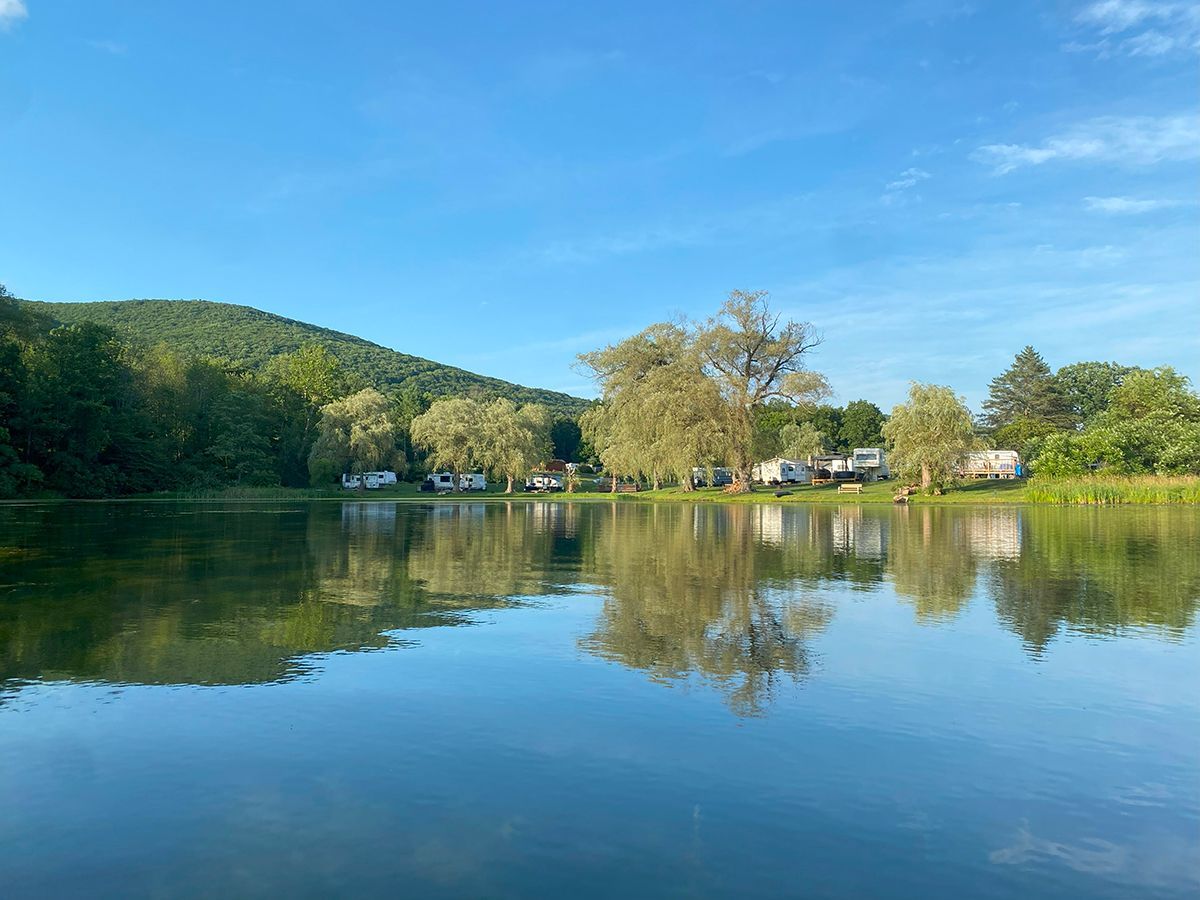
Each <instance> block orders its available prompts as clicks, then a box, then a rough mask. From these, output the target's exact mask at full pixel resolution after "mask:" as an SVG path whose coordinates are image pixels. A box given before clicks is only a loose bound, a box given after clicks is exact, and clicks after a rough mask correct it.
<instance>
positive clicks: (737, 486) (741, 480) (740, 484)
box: [728, 465, 754, 494]
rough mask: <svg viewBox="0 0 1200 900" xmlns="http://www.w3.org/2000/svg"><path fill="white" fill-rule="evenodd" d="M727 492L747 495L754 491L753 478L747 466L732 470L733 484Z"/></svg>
mask: <svg viewBox="0 0 1200 900" xmlns="http://www.w3.org/2000/svg"><path fill="white" fill-rule="evenodd" d="M728 490H729V493H731V494H749V493H750V492H752V491H753V490H754V476H753V474H752V473H751V471H750V466H749V465H739V466H737V467H736V468H735V469H734V470H733V484H731V485H730V486H729V488H728Z"/></svg>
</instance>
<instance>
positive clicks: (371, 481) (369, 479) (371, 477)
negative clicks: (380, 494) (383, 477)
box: [362, 472, 379, 491]
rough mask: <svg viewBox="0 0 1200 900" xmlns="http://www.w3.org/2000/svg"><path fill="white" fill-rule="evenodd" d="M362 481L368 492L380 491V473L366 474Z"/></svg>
mask: <svg viewBox="0 0 1200 900" xmlns="http://www.w3.org/2000/svg"><path fill="white" fill-rule="evenodd" d="M362 481H363V487H365V488H366V489H367V490H368V491H377V490H379V473H378V472H364V473H363V476H362Z"/></svg>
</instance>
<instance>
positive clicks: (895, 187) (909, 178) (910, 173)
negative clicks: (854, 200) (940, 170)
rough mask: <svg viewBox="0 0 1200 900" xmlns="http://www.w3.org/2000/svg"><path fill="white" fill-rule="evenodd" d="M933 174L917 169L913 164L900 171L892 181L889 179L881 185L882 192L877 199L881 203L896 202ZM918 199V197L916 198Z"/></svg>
mask: <svg viewBox="0 0 1200 900" xmlns="http://www.w3.org/2000/svg"><path fill="white" fill-rule="evenodd" d="M932 177H933V176H932V175H930V174H929V173H928V172H926V171H925V170H924V169H918V168H916V167H915V166H914V167H912V168H910V169H905V170H904V171H903V172H901V173H900V174H899V175H898V176H896V179H895V180H894V181H889V182H888V183H887V184H886V185H884V187H883V194H882V196H880V198H879V200H880V202H881V203H884V204H887V205H891V204H893V203H898V202H900V201H901V200H903V199H905V198H906V197H908V196H909V193H908V192H909V191H910V190H911V189H912V188H914V187H916V186H917V185H918V184H920V183H921V182H922V181H928V180H929V179H930V178H932ZM918 199H919V198H918Z"/></svg>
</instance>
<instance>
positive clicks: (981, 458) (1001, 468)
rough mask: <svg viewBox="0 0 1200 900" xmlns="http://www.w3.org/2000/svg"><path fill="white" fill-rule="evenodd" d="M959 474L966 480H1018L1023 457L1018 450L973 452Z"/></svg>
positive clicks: (968, 455) (967, 456) (969, 454)
mask: <svg viewBox="0 0 1200 900" xmlns="http://www.w3.org/2000/svg"><path fill="white" fill-rule="evenodd" d="M958 473H959V474H960V475H962V476H964V477H966V478H1017V477H1019V476H1020V475H1021V456H1020V454H1019V453H1017V451H1016V450H972V451H971V452H970V453H968V454H967V455H966V458H965V459H964V460H963V462H962V465H961V466H960V467H959V470H958Z"/></svg>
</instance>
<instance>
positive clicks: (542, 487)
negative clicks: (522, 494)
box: [525, 472, 563, 493]
mask: <svg viewBox="0 0 1200 900" xmlns="http://www.w3.org/2000/svg"><path fill="white" fill-rule="evenodd" d="M562 489H563V482H562V478H561V477H560V476H558V475H551V474H549V473H546V472H537V473H535V474H533V475H530V476H529V477H528V478H526V479H525V490H527V491H536V492H539V493H552V492H554V491H561V490H562Z"/></svg>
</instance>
